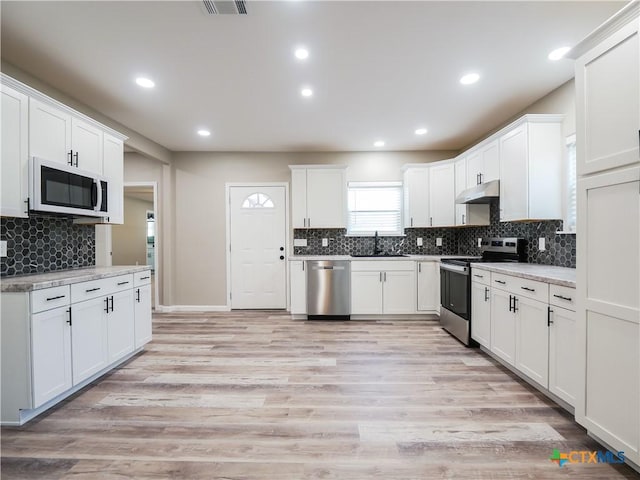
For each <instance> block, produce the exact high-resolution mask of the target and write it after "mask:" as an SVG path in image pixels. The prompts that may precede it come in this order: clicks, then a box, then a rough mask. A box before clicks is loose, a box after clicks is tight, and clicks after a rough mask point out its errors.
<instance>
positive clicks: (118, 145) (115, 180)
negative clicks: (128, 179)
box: [102, 133, 124, 224]
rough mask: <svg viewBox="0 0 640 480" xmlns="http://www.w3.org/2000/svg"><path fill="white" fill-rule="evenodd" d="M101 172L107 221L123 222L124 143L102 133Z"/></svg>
mask: <svg viewBox="0 0 640 480" xmlns="http://www.w3.org/2000/svg"><path fill="white" fill-rule="evenodd" d="M103 146H104V153H103V158H104V162H103V172H102V174H103V175H104V176H105V177H106V179H107V182H108V183H107V186H108V190H107V197H108V198H107V205H108V208H109V212H108V214H109V223H120V224H121V223H124V212H123V196H124V191H123V183H124V145H123V142H122V140H120V139H119V138H116V137H114V136H113V135H109V134H108V133H105V134H104V143H103Z"/></svg>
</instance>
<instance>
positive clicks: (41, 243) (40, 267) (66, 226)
mask: <svg viewBox="0 0 640 480" xmlns="http://www.w3.org/2000/svg"><path fill="white" fill-rule="evenodd" d="M0 238H2V239H3V240H6V241H7V256H6V258H2V259H0V276H2V277H9V276H14V275H24V274H27V273H44V272H50V271H53V270H64V269H68V268H77V267H88V266H91V265H94V263H95V228H94V226H93V225H74V224H73V219H71V218H66V217H56V216H50V215H34V214H32V215H31V216H30V217H29V218H13V217H3V218H2V219H1V220H0Z"/></svg>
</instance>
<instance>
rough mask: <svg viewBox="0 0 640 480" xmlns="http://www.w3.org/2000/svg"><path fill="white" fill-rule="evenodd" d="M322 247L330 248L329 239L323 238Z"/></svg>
mask: <svg viewBox="0 0 640 480" xmlns="http://www.w3.org/2000/svg"><path fill="white" fill-rule="evenodd" d="M322 246H323V247H328V246H329V239H328V238H323V239H322Z"/></svg>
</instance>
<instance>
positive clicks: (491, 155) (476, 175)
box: [466, 140, 500, 188]
mask: <svg viewBox="0 0 640 480" xmlns="http://www.w3.org/2000/svg"><path fill="white" fill-rule="evenodd" d="M466 158H467V188H471V187H474V186H476V185H480V184H481V183H486V182H489V181H491V180H498V179H499V178H500V151H499V145H498V140H493V141H491V142H489V143H486V144H483V145H482V146H480V147H478V148H477V149H474V150H473V151H472V152H470V153H469V154H468V155H467V156H466Z"/></svg>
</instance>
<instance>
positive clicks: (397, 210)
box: [347, 182, 403, 235]
mask: <svg viewBox="0 0 640 480" xmlns="http://www.w3.org/2000/svg"><path fill="white" fill-rule="evenodd" d="M348 206H349V219H348V226H347V233H348V234H350V235H373V234H374V233H375V232H378V233H379V234H383V235H402V233H403V231H402V182H349V195H348Z"/></svg>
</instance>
